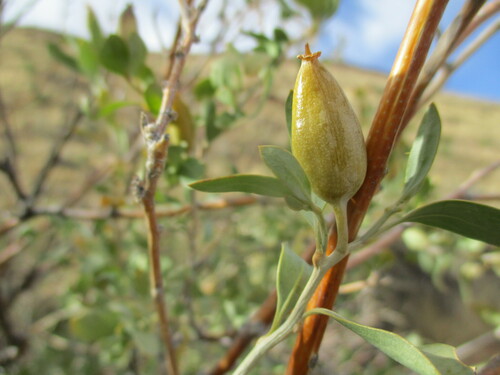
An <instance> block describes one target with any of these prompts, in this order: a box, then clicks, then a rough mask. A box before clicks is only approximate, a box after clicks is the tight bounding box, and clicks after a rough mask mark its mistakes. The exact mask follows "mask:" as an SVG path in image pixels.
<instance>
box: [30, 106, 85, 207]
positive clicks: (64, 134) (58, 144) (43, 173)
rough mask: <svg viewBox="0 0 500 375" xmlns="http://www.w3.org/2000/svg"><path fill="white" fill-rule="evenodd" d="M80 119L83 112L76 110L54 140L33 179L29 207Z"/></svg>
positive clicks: (34, 200) (40, 190) (38, 193)
mask: <svg viewBox="0 0 500 375" xmlns="http://www.w3.org/2000/svg"><path fill="white" fill-rule="evenodd" d="M82 119H83V112H82V111H80V110H77V111H76V112H75V114H74V115H73V117H72V119H71V120H70V121H69V122H68V123H67V124H66V126H65V127H64V128H63V129H62V131H61V135H60V136H59V138H58V139H57V140H56V141H55V142H54V145H53V146H52V149H51V151H50V155H49V157H48V158H47V160H46V162H45V164H44V166H43V167H42V169H41V170H40V173H39V174H38V176H37V178H36V180H35V183H34V186H33V190H32V193H31V195H30V197H29V202H28V205H29V207H32V205H33V204H34V203H35V202H36V200H37V198H38V196H39V195H40V193H41V192H42V190H43V187H44V185H45V182H46V181H47V177H48V176H49V174H50V172H51V171H52V169H53V168H54V167H55V166H56V165H57V163H58V161H59V159H60V156H61V152H62V150H63V148H64V146H65V145H66V143H67V142H68V141H69V140H70V138H71V137H72V135H73V134H74V133H75V130H76V128H77V126H78V124H79V123H80V121H81V120H82Z"/></svg>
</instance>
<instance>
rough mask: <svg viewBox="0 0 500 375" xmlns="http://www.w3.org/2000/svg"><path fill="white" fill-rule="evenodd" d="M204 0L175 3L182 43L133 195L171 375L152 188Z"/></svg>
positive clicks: (149, 130) (148, 132)
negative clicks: (141, 222) (145, 233)
mask: <svg viewBox="0 0 500 375" xmlns="http://www.w3.org/2000/svg"><path fill="white" fill-rule="evenodd" d="M206 4H207V1H202V2H201V3H200V5H199V7H198V8H195V7H194V6H190V5H189V4H188V2H186V1H183V0H179V6H180V10H181V16H182V36H183V39H182V42H181V43H179V48H178V49H177V50H176V52H175V55H174V60H173V63H172V69H171V72H170V74H169V79H168V81H167V82H166V84H165V87H164V89H163V97H162V102H161V107H160V111H159V115H158V118H157V119H156V122H155V123H154V124H150V123H148V121H147V120H145V119H144V118H143V119H141V129H142V132H143V136H144V140H145V142H146V147H147V160H146V171H145V177H144V180H142V181H137V182H136V184H135V195H136V197H138V198H139V199H140V201H141V202H142V205H143V208H144V215H145V218H146V222H147V225H148V249H149V260H150V279H151V286H152V295H153V299H154V301H155V306H156V310H157V314H158V318H159V323H160V331H161V337H162V340H163V343H164V345H165V347H166V349H167V352H168V358H167V367H168V369H169V372H170V373H171V374H172V375H178V374H179V370H178V365H177V359H176V353H175V348H174V344H173V342H172V336H171V333H170V327H169V319H168V310H167V307H166V303H165V296H164V287H163V278H162V275H161V265H160V228H159V225H158V217H157V215H156V212H155V200H154V196H155V193H156V187H157V184H158V180H159V177H160V176H161V174H162V172H163V170H164V168H165V163H166V159H167V152H168V137H167V136H166V135H165V129H166V127H167V125H168V124H169V123H170V122H171V121H172V120H173V119H174V118H175V113H174V112H173V110H172V105H173V102H174V98H175V94H176V92H177V90H178V86H179V81H180V77H181V73H182V71H183V69H184V66H185V63H186V57H187V56H188V54H189V52H190V50H191V46H192V44H193V43H194V42H195V41H196V35H195V30H196V25H197V23H198V20H199V17H200V15H201V13H202V11H203V10H204V8H205V6H206Z"/></svg>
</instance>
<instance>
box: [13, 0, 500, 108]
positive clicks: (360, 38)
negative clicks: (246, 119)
mask: <svg viewBox="0 0 500 375" xmlns="http://www.w3.org/2000/svg"><path fill="white" fill-rule="evenodd" d="M31 2H34V4H35V5H34V7H32V8H31V10H30V11H29V12H28V13H27V14H26V16H25V17H24V18H23V19H22V22H21V24H22V25H29V26H40V27H44V28H48V29H52V30H58V31H63V32H68V33H71V34H77V35H83V36H85V35H86V30H85V4H90V5H91V6H92V8H94V9H95V11H96V13H97V15H98V18H99V20H100V21H101V24H102V25H103V26H104V28H105V29H106V31H108V32H113V31H114V30H115V29H116V24H117V20H118V15H119V13H120V11H121V10H122V9H123V8H124V7H125V5H126V4H127V3H133V4H134V7H135V10H136V14H137V16H138V18H139V30H140V32H141V35H142V37H143V38H144V39H145V40H146V42H147V43H148V45H149V46H150V47H151V48H153V49H159V48H160V46H161V44H162V42H163V44H166V45H168V44H169V43H168V41H169V40H170V39H171V38H172V35H173V33H174V28H175V20H176V17H177V8H176V7H177V2H176V1H173V0H86V1H85V0H10V1H9V0H8V1H7V11H6V18H7V19H8V18H10V17H13V16H14V15H15V14H17V12H19V10H20V9H22V7H23V5H24V4H29V3H31ZM463 3H464V0H450V1H449V5H448V8H447V11H446V13H445V15H444V18H443V24H444V25H447V24H449V23H450V22H451V20H452V18H453V16H454V15H455V14H456V13H457V12H458V10H459V9H460V7H461V6H462V4H463ZM221 4H222V1H221V0H210V3H209V6H208V8H207V11H206V14H205V15H204V17H203V18H202V24H201V25H200V30H203V33H202V34H201V35H202V43H201V44H200V45H197V46H196V47H195V49H194V51H195V52H203V51H204V50H206V44H205V45H204V44H203V40H210V39H211V37H212V36H214V35H215V34H216V32H217V21H216V16H217V13H218V11H219V9H220V7H221ZM228 4H229V5H228V9H227V11H228V12H230V13H231V12H233V13H234V14H236V13H237V12H238V9H241V7H243V6H245V1H244V0H233V1H230V2H228ZM413 5H414V1H409V0H377V1H374V0H343V1H341V2H340V8H339V11H338V12H337V14H336V15H335V17H334V18H333V19H331V20H329V21H327V22H326V23H325V24H324V25H323V27H322V28H321V30H320V34H319V37H318V40H317V41H315V43H313V46H314V49H318V50H322V51H323V54H324V55H325V56H330V57H332V56H338V55H339V53H340V54H341V56H342V58H343V59H344V61H345V62H347V63H349V64H352V65H356V66H359V67H364V68H368V69H375V70H379V71H382V72H386V73H387V72H389V70H390V68H391V65H392V62H393V60H394V57H395V55H396V53H397V49H398V46H399V43H400V41H401V39H402V37H403V34H404V31H405V28H406V24H407V22H408V20H409V18H410V15H411V11H412V9H413ZM262 15H264V17H265V19H264V22H262ZM154 17H156V19H157V20H158V25H157V27H156V29H155V26H154V22H152V19H153V18H154ZM498 17H500V15H497V16H496V18H498ZM278 22H279V9H278V7H277V6H276V2H269V3H265V5H264V11H262V12H261V13H260V14H259V13H258V12H252V11H250V12H248V13H247V14H246V16H245V19H244V20H241V22H239V23H237V24H235V25H233V26H232V27H229V28H228V30H227V40H228V41H231V42H234V43H235V44H236V45H237V47H238V48H240V49H245V48H250V47H251V41H250V40H249V39H248V38H245V37H241V36H240V33H239V32H240V31H241V29H245V30H248V29H254V30H255V29H257V31H260V32H264V33H271V32H272V30H273V29H274V27H276V26H280V27H283V28H285V30H286V31H287V32H288V33H289V35H291V36H292V37H293V36H298V35H299V34H300V33H301V30H303V29H304V27H307V24H305V23H304V22H306V21H305V20H304V19H302V20H298V21H297V20H296V19H295V20H293V21H291V22H286V23H280V24H278ZM157 30H160V34H161V37H159V33H158V32H157ZM160 39H161V41H160ZM499 61H500V33H497V34H496V35H495V36H494V37H493V38H491V39H490V40H489V41H488V42H487V43H486V44H485V45H483V46H482V47H481V49H480V50H479V51H477V52H476V54H475V55H473V56H472V57H471V58H470V59H469V60H467V61H466V62H465V64H464V65H463V66H461V67H460V68H459V69H458V70H457V71H456V72H455V73H454V74H453V75H452V77H451V79H450V80H449V81H448V83H447V84H446V86H445V88H446V89H447V90H449V91H454V92H458V93H460V94H463V95H468V96H474V97H478V98H482V99H488V100H494V101H500V68H499V67H500V63H499Z"/></svg>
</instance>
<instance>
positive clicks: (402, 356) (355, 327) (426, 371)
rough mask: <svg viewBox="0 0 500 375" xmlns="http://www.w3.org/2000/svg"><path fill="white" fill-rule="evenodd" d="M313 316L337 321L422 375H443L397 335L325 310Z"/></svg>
mask: <svg viewBox="0 0 500 375" xmlns="http://www.w3.org/2000/svg"><path fill="white" fill-rule="evenodd" d="M311 314H323V315H327V316H329V317H330V318H333V319H335V320H336V321H337V322H338V323H340V324H342V325H343V326H344V327H346V328H347V329H349V330H351V331H352V332H354V333H356V334H357V335H359V336H361V337H362V338H363V339H364V340H366V341H367V342H369V343H370V344H372V345H373V346H375V347H377V348H378V349H379V350H381V351H382V352H384V353H385V354H387V355H388V356H389V357H391V358H392V359H394V360H395V361H397V362H399V363H401V364H402V365H403V366H406V367H407V368H409V369H411V370H413V371H415V372H417V373H418V374H420V375H441V373H440V372H439V371H438V370H437V368H436V367H435V366H434V365H433V363H432V362H431V361H430V360H429V358H427V357H426V356H425V354H424V353H422V352H421V351H420V350H419V349H418V348H417V347H416V346H414V345H413V344H411V343H410V342H409V341H408V340H406V339H405V338H403V337H401V336H398V335H396V334H395V333H392V332H388V331H384V330H382V329H378V328H373V327H368V326H364V325H361V324H358V323H355V322H353V321H350V320H347V319H345V318H343V317H342V316H340V315H338V314H337V313H335V312H333V311H331V310H328V309H324V308H316V309H313V310H310V311H308V312H307V315H311Z"/></svg>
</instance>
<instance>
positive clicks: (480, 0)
mask: <svg viewBox="0 0 500 375" xmlns="http://www.w3.org/2000/svg"><path fill="white" fill-rule="evenodd" d="M485 2H486V0H468V1H467V2H466V3H465V4H464V5H463V7H462V9H461V10H460V13H459V14H458V15H457V17H456V18H455V19H454V20H453V22H452V23H451V25H450V26H449V27H448V28H447V29H446V31H445V32H444V33H443V35H441V37H440V38H439V40H438V43H437V45H436V48H435V49H434V51H433V52H432V54H431V56H429V59H428V60H427V61H426V62H425V65H424V67H423V68H422V73H421V74H420V76H419V78H418V81H417V85H416V87H415V89H414V90H413V92H412V95H411V98H410V101H409V103H408V109H407V110H406V113H405V114H404V118H403V122H402V129H403V128H404V127H406V125H407V124H408V122H409V121H410V119H411V118H412V117H413V116H414V115H415V112H416V111H417V110H418V109H419V106H418V105H417V103H419V101H420V100H421V97H422V94H423V93H424V90H425V89H426V88H427V87H428V85H429V83H430V81H431V80H432V79H433V77H434V76H435V75H436V73H437V71H438V70H439V69H440V68H441V67H442V66H443V65H444V64H445V62H446V60H447V59H448V57H449V56H450V54H451V53H452V52H453V51H454V50H455V48H456V47H457V46H458V44H459V41H460V38H461V36H462V35H463V34H464V32H465V30H467V27H468V26H469V25H470V23H471V22H472V20H473V18H474V16H475V15H476V14H477V13H478V11H479V10H480V9H481V7H482V6H483V5H484V3H485ZM443 83H444V81H443Z"/></svg>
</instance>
